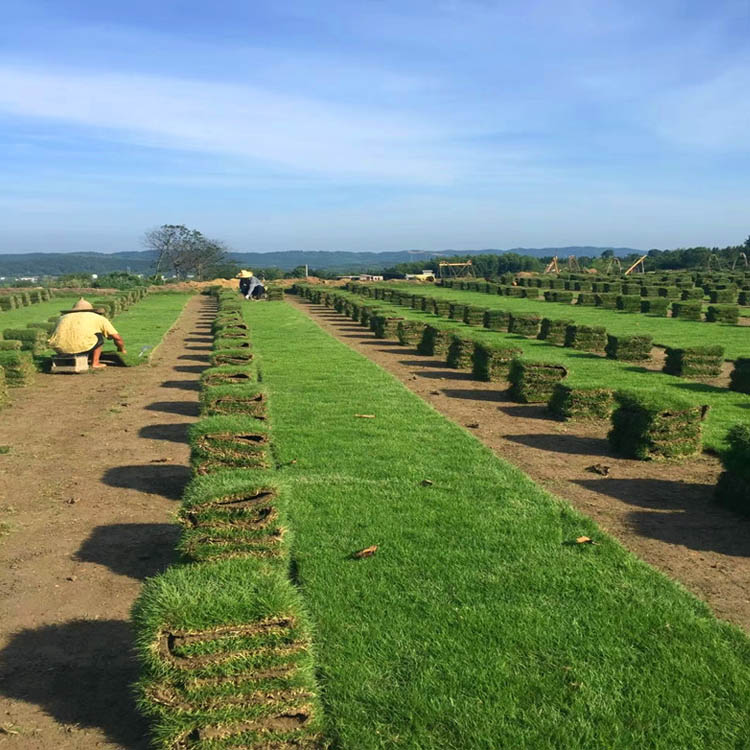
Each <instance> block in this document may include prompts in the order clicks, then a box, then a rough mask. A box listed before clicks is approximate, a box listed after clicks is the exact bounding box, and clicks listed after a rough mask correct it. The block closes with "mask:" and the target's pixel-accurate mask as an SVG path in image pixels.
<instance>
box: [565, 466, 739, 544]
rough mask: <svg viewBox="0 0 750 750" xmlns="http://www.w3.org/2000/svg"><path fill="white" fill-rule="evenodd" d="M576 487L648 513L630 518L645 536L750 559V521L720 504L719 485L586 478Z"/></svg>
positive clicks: (629, 515)
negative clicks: (716, 493) (716, 495)
mask: <svg viewBox="0 0 750 750" xmlns="http://www.w3.org/2000/svg"><path fill="white" fill-rule="evenodd" d="M576 484H578V485H579V486H581V487H584V488H585V489H589V490H592V491H593V492H598V493H601V494H603V495H609V496H610V497H613V498H616V499H617V500H620V501H622V502H624V503H627V504H628V505H633V506H636V507H638V508H643V509H645V510H639V511H634V512H632V513H629V514H628V522H629V524H630V525H631V526H633V527H634V528H635V529H637V531H638V533H640V534H642V535H643V536H646V537H649V538H651V539H659V540H660V541H663V542H668V543H669V544H681V545H684V546H685V547H689V548H690V549H695V550H701V551H712V552H720V553H722V554H724V555H731V556H733V557H750V533H748V532H750V518H744V517H742V516H740V515H737V514H736V513H732V511H729V510H725V509H724V508H722V507H720V506H719V505H716V503H714V502H713V494H714V485H713V484H696V483H692V482H679V481H674V480H668V479H580V480H577V481H576Z"/></svg>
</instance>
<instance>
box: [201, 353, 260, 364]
mask: <svg viewBox="0 0 750 750" xmlns="http://www.w3.org/2000/svg"><path fill="white" fill-rule="evenodd" d="M253 359H254V355H253V353H252V352H251V351H250V350H249V349H221V350H219V351H214V352H212V353H211V354H210V355H209V361H210V362H211V364H212V365H214V366H215V367H217V366H219V365H249V364H251V363H252V362H253Z"/></svg>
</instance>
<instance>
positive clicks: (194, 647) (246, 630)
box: [132, 557, 323, 750]
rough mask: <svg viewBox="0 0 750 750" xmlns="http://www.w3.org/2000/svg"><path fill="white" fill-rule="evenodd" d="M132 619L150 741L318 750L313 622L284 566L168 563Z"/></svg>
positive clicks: (203, 747) (233, 749)
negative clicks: (150, 727) (312, 637)
mask: <svg viewBox="0 0 750 750" xmlns="http://www.w3.org/2000/svg"><path fill="white" fill-rule="evenodd" d="M132 616H133V623H134V627H135V631H136V649H137V652H138V656H139V660H140V663H141V678H140V680H139V682H138V684H137V686H136V689H137V702H138V706H139V708H140V709H141V711H143V713H144V714H145V715H146V716H147V717H148V718H149V719H150V721H151V723H152V734H153V737H154V745H153V746H154V747H158V748H161V750H239V749H240V748H245V749H247V750H274V749H276V750H281V749H282V748H284V749H289V750H292V749H294V750H314V749H318V748H322V747H323V738H322V710H321V708H320V705H319V700H318V698H317V687H316V684H315V677H314V674H315V672H314V670H315V665H314V661H313V656H312V653H311V649H310V640H311V638H310V626H309V624H308V621H307V618H306V616H305V613H304V611H303V609H302V607H301V603H300V599H299V594H298V592H297V591H296V590H295V588H294V586H293V584H292V583H291V581H290V580H289V577H288V574H287V571H286V569H285V568H284V566H280V565H279V564H278V563H276V562H275V561H274V560H264V559H257V558H252V557H244V558H239V559H228V560H220V561H216V562H209V563H202V564H193V565H180V566H174V567H172V568H170V569H169V570H167V571H166V572H164V573H162V574H160V575H158V576H156V577H154V578H150V579H148V580H147V581H146V583H145V584H144V587H143V589H142V591H141V595H140V597H139V598H138V600H137V602H136V604H135V606H134V608H133V614H132Z"/></svg>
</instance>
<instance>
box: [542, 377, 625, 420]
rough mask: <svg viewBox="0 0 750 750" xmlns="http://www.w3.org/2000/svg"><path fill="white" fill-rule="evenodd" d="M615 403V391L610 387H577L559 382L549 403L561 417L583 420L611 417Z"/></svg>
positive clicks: (552, 409)
mask: <svg viewBox="0 0 750 750" xmlns="http://www.w3.org/2000/svg"><path fill="white" fill-rule="evenodd" d="M614 403H615V399H614V391H612V390H611V389H609V388H593V387H586V386H578V387H575V386H570V385H566V384H565V383H558V384H557V385H556V386H555V389H554V391H553V393H552V396H551V397H550V400H549V401H548V402H547V405H548V407H549V410H550V411H551V412H552V413H553V414H554V415H555V416H557V417H558V418H560V419H563V420H566V421H567V420H581V421H583V420H588V419H609V418H610V416H611V415H612V410H613V409H614Z"/></svg>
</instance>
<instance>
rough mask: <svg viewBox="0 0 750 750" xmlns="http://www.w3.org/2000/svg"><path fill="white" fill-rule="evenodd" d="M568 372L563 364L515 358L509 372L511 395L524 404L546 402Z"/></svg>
mask: <svg viewBox="0 0 750 750" xmlns="http://www.w3.org/2000/svg"><path fill="white" fill-rule="evenodd" d="M567 374H568V371H567V369H566V368H565V367H563V366H562V365H555V364H550V363H549V362H531V361H529V360H525V359H513V360H512V361H511V364H510V371H509V373H508V380H509V381H510V383H511V387H510V391H509V394H510V397H511V398H512V399H513V400H514V401H518V402H520V403H522V404H541V403H545V402H547V401H549V399H550V397H551V396H552V393H553V391H554V389H555V386H556V385H557V384H558V383H559V382H561V381H562V380H563V379H564V378H565V377H566V376H567Z"/></svg>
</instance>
